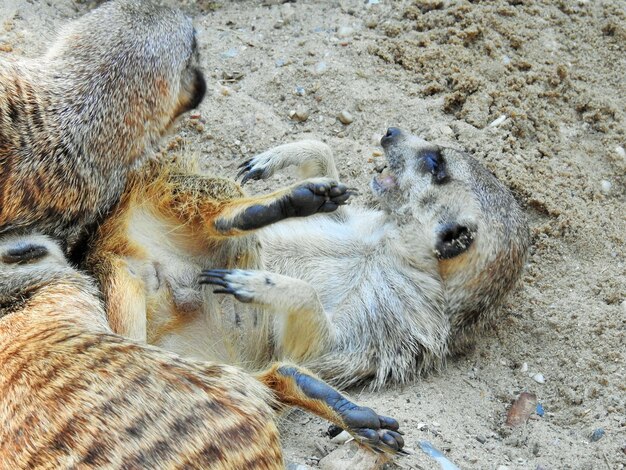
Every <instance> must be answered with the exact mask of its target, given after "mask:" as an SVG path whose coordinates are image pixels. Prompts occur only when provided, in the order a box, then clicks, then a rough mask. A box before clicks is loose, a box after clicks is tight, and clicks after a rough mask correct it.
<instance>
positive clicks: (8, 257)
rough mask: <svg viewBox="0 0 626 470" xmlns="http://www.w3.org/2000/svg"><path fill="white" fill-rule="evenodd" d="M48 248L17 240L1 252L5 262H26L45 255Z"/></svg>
mask: <svg viewBox="0 0 626 470" xmlns="http://www.w3.org/2000/svg"><path fill="white" fill-rule="evenodd" d="M48 253H49V251H48V248H46V247H45V246H43V245H39V244H35V243H30V242H17V243H15V244H14V245H12V246H10V247H9V248H7V250H6V251H5V252H4V253H2V262H3V263H5V264H26V263H30V262H32V261H36V260H38V259H41V258H43V257H44V256H47V255H48Z"/></svg>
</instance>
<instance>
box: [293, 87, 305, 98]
mask: <svg viewBox="0 0 626 470" xmlns="http://www.w3.org/2000/svg"><path fill="white" fill-rule="evenodd" d="M295 91H296V95H298V96H304V95H306V91H305V90H304V88H302V87H301V86H297V87H296V90H295Z"/></svg>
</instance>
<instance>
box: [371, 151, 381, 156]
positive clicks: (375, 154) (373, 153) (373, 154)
mask: <svg viewBox="0 0 626 470" xmlns="http://www.w3.org/2000/svg"><path fill="white" fill-rule="evenodd" d="M382 156H383V152H381V151H380V150H374V151H373V152H372V157H382Z"/></svg>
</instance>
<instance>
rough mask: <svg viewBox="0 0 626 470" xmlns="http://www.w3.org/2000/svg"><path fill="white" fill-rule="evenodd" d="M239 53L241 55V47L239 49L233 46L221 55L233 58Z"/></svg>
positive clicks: (225, 57)
mask: <svg viewBox="0 0 626 470" xmlns="http://www.w3.org/2000/svg"><path fill="white" fill-rule="evenodd" d="M237 55H239V49H237V48H236V47H231V48H230V49H228V50H227V51H225V52H222V54H221V56H222V57H223V58H224V59H233V58H235V57H237Z"/></svg>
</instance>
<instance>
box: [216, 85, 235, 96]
mask: <svg viewBox="0 0 626 470" xmlns="http://www.w3.org/2000/svg"><path fill="white" fill-rule="evenodd" d="M218 92H219V94H220V95H222V96H230V95H232V94H233V90H232V88H228V87H227V86H224V85H220V87H219V89H218Z"/></svg>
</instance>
